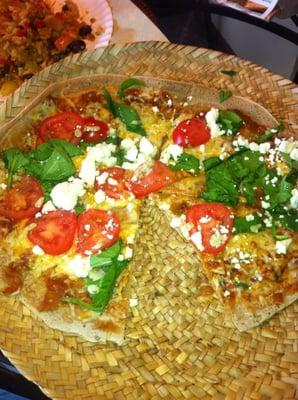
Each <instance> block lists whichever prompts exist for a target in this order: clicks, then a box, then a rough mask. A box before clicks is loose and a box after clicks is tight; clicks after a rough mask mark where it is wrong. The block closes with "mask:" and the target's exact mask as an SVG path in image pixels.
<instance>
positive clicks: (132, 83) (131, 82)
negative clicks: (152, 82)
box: [117, 78, 145, 98]
mask: <svg viewBox="0 0 298 400" xmlns="http://www.w3.org/2000/svg"><path fill="white" fill-rule="evenodd" d="M136 86H145V83H144V82H143V81H140V80H139V79H136V78H128V79H126V80H125V81H123V82H122V83H121V85H120V87H119V90H118V92H117V95H118V96H119V97H120V98H123V97H124V96H125V92H126V90H127V89H130V88H131V87H136Z"/></svg>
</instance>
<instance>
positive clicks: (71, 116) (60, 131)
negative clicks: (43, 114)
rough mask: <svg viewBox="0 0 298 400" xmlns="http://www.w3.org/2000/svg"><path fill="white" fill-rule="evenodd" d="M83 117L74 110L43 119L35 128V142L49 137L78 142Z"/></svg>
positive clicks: (40, 141) (38, 142)
mask: <svg viewBox="0 0 298 400" xmlns="http://www.w3.org/2000/svg"><path fill="white" fill-rule="evenodd" d="M83 126H84V119H83V118H82V117H81V116H80V115H79V114H77V113H74V112H63V113H59V114H56V115H53V116H51V117H48V118H46V119H44V120H43V121H42V122H41V124H40V126H39V128H38V130H37V144H38V145H39V144H41V143H44V142H46V141H47V140H49V139H63V140H66V141H68V142H72V143H75V144H78V143H79V142H80V141H81V137H82V127H83Z"/></svg>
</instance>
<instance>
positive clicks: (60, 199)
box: [50, 178, 85, 211]
mask: <svg viewBox="0 0 298 400" xmlns="http://www.w3.org/2000/svg"><path fill="white" fill-rule="evenodd" d="M84 194H85V189H84V183H83V181H82V180H81V179H79V178H75V179H73V180H72V181H71V182H61V183H58V184H57V185H56V186H54V187H53V189H52V191H51V194H50V196H51V199H52V201H53V203H54V205H55V206H56V207H58V208H62V209H63V210H68V211H70V210H73V209H74V208H75V206H76V204H77V201H78V198H79V197H80V196H83V195H84Z"/></svg>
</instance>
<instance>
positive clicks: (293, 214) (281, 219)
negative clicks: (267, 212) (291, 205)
mask: <svg viewBox="0 0 298 400" xmlns="http://www.w3.org/2000/svg"><path fill="white" fill-rule="evenodd" d="M271 216H272V218H273V222H274V224H280V225H282V226H284V227H285V228H286V229H290V230H292V231H295V232H298V211H297V210H285V209H284V208H283V207H277V208H275V209H274V210H272V211H271Z"/></svg>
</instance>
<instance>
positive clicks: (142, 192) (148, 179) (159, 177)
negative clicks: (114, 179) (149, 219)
mask: <svg viewBox="0 0 298 400" xmlns="http://www.w3.org/2000/svg"><path fill="white" fill-rule="evenodd" d="M141 167H142V166H141ZM136 172H137V173H138V171H136ZM175 179H176V176H175V173H174V172H173V171H172V170H171V169H170V168H168V167H167V166H166V165H165V164H163V163H162V162H160V161H158V160H156V161H155V162H154V164H153V168H152V170H151V171H150V172H149V173H147V174H146V175H144V176H141V177H139V176H138V175H136V174H134V175H133V177H132V178H131V179H130V180H129V181H127V183H126V185H127V188H128V189H129V190H130V191H131V192H132V193H133V194H134V195H135V196H136V197H137V198H138V199H139V198H142V197H144V196H146V195H148V194H150V193H154V192H158V191H159V190H161V189H163V188H164V187H166V186H167V185H169V184H170V183H173V182H174V181H175Z"/></svg>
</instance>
